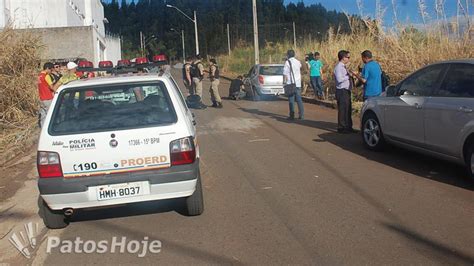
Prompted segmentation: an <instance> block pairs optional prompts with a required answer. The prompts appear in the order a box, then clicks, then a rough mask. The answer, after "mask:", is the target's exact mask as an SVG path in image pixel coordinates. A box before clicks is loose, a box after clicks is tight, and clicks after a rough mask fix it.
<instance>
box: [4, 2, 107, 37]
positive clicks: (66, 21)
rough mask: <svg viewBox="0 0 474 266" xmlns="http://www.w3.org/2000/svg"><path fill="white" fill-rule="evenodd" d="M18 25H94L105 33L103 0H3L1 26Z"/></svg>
mask: <svg viewBox="0 0 474 266" xmlns="http://www.w3.org/2000/svg"><path fill="white" fill-rule="evenodd" d="M8 21H11V22H12V23H13V27H14V28H18V29H25V28H49V27H74V26H93V27H94V28H95V29H96V30H97V31H98V32H99V34H100V35H102V36H104V37H105V27H104V7H103V6H102V4H101V2H100V0H0V26H1V27H5V26H6V24H7V22H8Z"/></svg>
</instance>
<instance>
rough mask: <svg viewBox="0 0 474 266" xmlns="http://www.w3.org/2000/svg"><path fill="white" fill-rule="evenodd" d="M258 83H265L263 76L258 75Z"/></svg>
mask: <svg viewBox="0 0 474 266" xmlns="http://www.w3.org/2000/svg"><path fill="white" fill-rule="evenodd" d="M258 83H260V84H261V85H263V84H264V81H263V76H258Z"/></svg>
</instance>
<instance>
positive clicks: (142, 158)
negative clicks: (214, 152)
mask: <svg viewBox="0 0 474 266" xmlns="http://www.w3.org/2000/svg"><path fill="white" fill-rule="evenodd" d="M37 167H38V173H39V179H38V188H39V192H40V198H39V208H40V215H41V216H42V218H43V221H44V223H45V225H46V226H47V227H48V228H63V227H65V226H67V224H68V222H69V218H70V217H71V216H72V215H73V213H74V212H75V210H76V209H84V208H95V207H105V206H113V205H118V204H126V203H134V202H145V201H154V200H162V199H172V198H186V210H187V213H188V214H189V215H200V214H201V213H202V212H203V208H204V203H203V194H202V186H201V177H200V171H199V148H198V144H197V141H196V131H195V122H194V118H193V114H192V113H191V112H190V110H189V109H188V107H187V106H186V103H185V100H184V98H183V95H182V94H181V92H180V90H179V88H178V86H177V85H176V82H175V81H174V80H173V79H172V78H171V76H167V75H163V76H159V75H157V74H154V75H151V74H139V75H127V76H112V77H105V78H94V79H87V80H78V81H73V82H71V83H68V84H67V85H63V86H62V87H61V88H60V89H59V90H58V92H56V94H55V97H54V100H53V102H52V105H51V108H50V110H49V112H48V114H47V117H46V121H45V126H44V127H43V128H42V131H41V136H40V139H39V144H38V162H37Z"/></svg>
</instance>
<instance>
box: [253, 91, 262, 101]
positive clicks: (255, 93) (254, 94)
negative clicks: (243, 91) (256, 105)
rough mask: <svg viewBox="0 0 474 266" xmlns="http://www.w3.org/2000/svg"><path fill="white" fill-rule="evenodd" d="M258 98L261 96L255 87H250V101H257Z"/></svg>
mask: <svg viewBox="0 0 474 266" xmlns="http://www.w3.org/2000/svg"><path fill="white" fill-rule="evenodd" d="M260 99H261V97H260V95H259V94H258V92H257V89H255V87H252V101H254V102H258V101H260Z"/></svg>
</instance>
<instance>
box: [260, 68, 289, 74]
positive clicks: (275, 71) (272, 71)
mask: <svg viewBox="0 0 474 266" xmlns="http://www.w3.org/2000/svg"><path fill="white" fill-rule="evenodd" d="M259 72H260V75H267V76H277V75H278V76H282V75H283V66H261V67H260V70H259Z"/></svg>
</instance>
